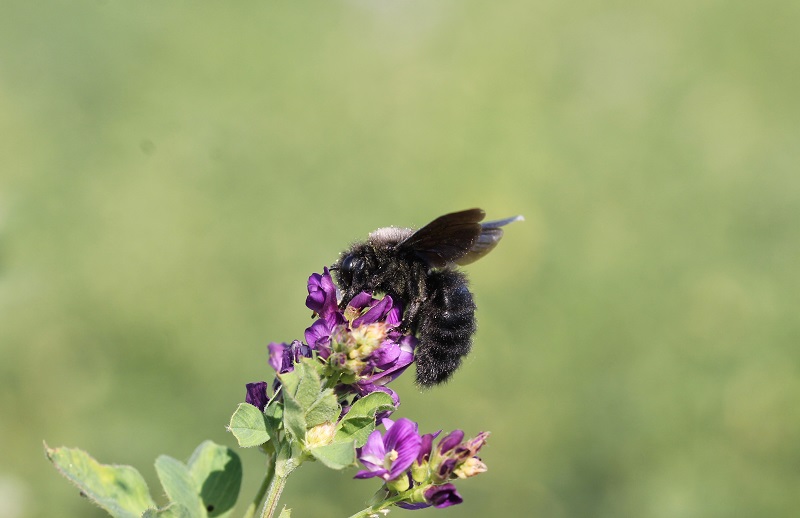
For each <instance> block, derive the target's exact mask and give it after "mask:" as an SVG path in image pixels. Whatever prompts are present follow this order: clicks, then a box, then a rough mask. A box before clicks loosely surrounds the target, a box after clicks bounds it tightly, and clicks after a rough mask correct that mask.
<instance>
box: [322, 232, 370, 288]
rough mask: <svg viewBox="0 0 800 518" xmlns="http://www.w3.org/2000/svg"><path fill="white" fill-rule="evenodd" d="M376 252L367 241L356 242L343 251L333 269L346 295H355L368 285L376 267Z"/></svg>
mask: <svg viewBox="0 0 800 518" xmlns="http://www.w3.org/2000/svg"><path fill="white" fill-rule="evenodd" d="M374 263H375V253H374V251H373V250H372V248H371V246H369V245H368V244H367V243H360V244H356V245H354V246H353V247H351V248H350V249H349V250H346V251H344V252H343V253H342V255H341V257H339V260H338V261H336V264H334V265H333V267H332V268H331V270H333V271H334V272H335V276H336V282H337V283H338V285H339V288H340V289H341V290H342V291H343V292H344V294H345V296H346V297H347V296H353V295H354V294H356V293H358V292H359V291H361V290H363V289H365V287H367V285H368V282H369V279H370V277H371V275H372V273H373V270H374V269H375V267H374V266H375V265H374Z"/></svg>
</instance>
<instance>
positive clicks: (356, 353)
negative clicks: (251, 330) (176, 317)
mask: <svg viewBox="0 0 800 518" xmlns="http://www.w3.org/2000/svg"><path fill="white" fill-rule="evenodd" d="M341 306H345V305H344V304H341V302H340V301H339V299H338V297H337V289H336V285H335V284H334V282H333V279H332V278H331V275H330V272H329V271H328V269H327V268H325V269H324V270H323V273H322V274H317V273H315V274H313V275H311V277H309V279H308V297H307V298H306V307H308V308H309V309H310V310H312V311H313V316H315V317H316V318H315V320H314V322H313V323H312V324H311V326H309V327H308V328H307V329H306V330H305V335H304V339H305V340H304V341H302V342H301V341H299V340H294V341H292V342H290V343H276V342H273V343H270V344H269V346H268V349H269V364H270V365H271V366H272V368H273V369H275V372H276V373H277V376H276V378H275V381H274V382H273V384H272V387H271V390H270V385H269V384H268V383H267V382H265V381H261V382H257V383H250V384H248V385H247V397H246V402H247V403H249V404H251V405H253V406H255V407H257V408H258V409H259V410H261V411H262V412H263V413H264V414H265V415H267V416H269V418H268V423H269V426H271V427H272V428H271V429H270V428H268V429H265V430H264V432H263V433H262V435H261V436H260V437H261V439H260V440H259V441H256V442H255V444H261V443H260V441H271V443H270V445H268V446H267V447H265V448H264V449H265V451H272V452H273V453H274V452H277V451H279V450H280V449H281V448H284V447H283V446H281V444H282V443H287V444H289V443H291V441H295V444H296V445H298V446H299V449H298V448H297V447H295V446H291V448H290V449H288V450H287V449H285V448H284V449H283V450H282V451H292V452H293V455H294V454H295V452H296V454H297V457H296V459H295V460H296V463H295V465H299V463H301V462H302V461H303V460H304V459H308V458H315V459H317V460H322V461H323V462H324V463H325V464H326V465H327V466H328V467H333V468H334V469H343V468H345V467H347V466H349V465H353V464H354V463H355V461H356V459H357V460H358V461H360V462H361V464H363V466H364V469H363V470H361V471H359V472H358V474H357V475H356V476H355V478H358V479H366V478H373V477H377V478H380V479H382V480H383V484H384V485H383V490H382V494H383V497H384V498H383V499H382V500H381V501H379V502H377V503H376V504H374V505H372V506H371V507H370V508H368V509H366V510H365V511H363V512H362V513H359V514H358V515H354V516H368V515H371V514H374V513H375V512H377V511H380V510H385V509H386V508H388V507H389V506H392V505H397V506H399V507H403V508H405V509H422V508H425V507H431V506H433V507H448V506H451V505H455V504H459V503H461V502H462V498H461V495H460V494H459V493H458V491H457V490H456V487H455V485H453V483H452V481H454V480H455V479H458V478H468V477H471V476H474V475H477V474H479V473H482V472H484V471H486V466H485V464H483V462H482V461H481V460H480V458H478V456H477V453H478V451H479V450H480V449H481V447H482V446H483V445H484V444H485V442H486V439H487V437H488V436H489V434H488V433H486V432H484V433H480V434H478V436H476V437H475V438H473V439H469V440H464V432H462V431H461V430H455V431H453V432H452V433H450V434H448V435H446V436H445V437H443V438H441V439H440V440H439V442H438V444H437V445H436V446H435V447H434V440H435V439H437V438H438V437H439V435H440V432H436V433H433V434H424V435H420V434H419V432H418V426H417V423H415V422H414V421H411V420H409V419H406V418H402V419H398V420H396V421H393V420H391V419H389V418H388V416H389V415H391V413H392V412H393V411H394V410H396V409H397V407H398V405H399V404H400V400H399V397H398V395H397V394H396V393H395V392H394V391H393V390H391V389H390V388H388V387H387V386H386V385H387V384H388V383H389V382H391V381H393V380H394V379H396V378H397V377H398V376H400V375H401V374H402V373H403V372H404V371H405V370H406V369H407V368H408V367H409V365H411V363H413V361H414V350H415V348H416V346H417V339H416V338H415V337H414V336H413V335H412V334H409V333H407V332H403V331H402V326H401V323H402V319H403V306H402V301H399V300H394V299H393V298H392V297H391V296H390V295H383V296H376V294H373V293H368V292H362V293H359V294H358V295H356V296H355V297H353V299H352V300H350V301H349V302H348V303H347V304H346V307H341ZM309 384H310V385H311V386H314V387H317V386H318V389H319V392H318V393H317V388H313V389H310V388H309V386H310V385H309ZM309 391H310V392H309ZM270 392H271V394H272V395H271V396H270ZM375 393H383V394H375ZM387 395H388V396H391V397H387ZM380 400H383V403H381V402H380ZM245 422H246V426H244V425H243V428H246V429H247V430H248V433H251V432H252V430H251V424H250V423H252V421H247V420H246V421H245ZM255 422H256V423H258V422H260V421H259V420H258V419H255ZM276 423H277V424H276ZM378 423H380V424H382V425H383V427H384V428H385V430H386V431H385V433H382V432H381V431H380V430H377V429H376V426H377V424H378ZM361 430H363V431H361ZM249 438H250V435H248V436H247V439H248V440H249ZM287 441H288V442H287ZM347 441H350V442H349V443H348V442H347ZM348 444H349V445H348ZM261 445H262V446H264V444H261ZM348 450H349V453H348ZM348 455H349V457H348ZM364 513H366V514H364Z"/></svg>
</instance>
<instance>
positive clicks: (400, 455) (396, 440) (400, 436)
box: [355, 418, 422, 481]
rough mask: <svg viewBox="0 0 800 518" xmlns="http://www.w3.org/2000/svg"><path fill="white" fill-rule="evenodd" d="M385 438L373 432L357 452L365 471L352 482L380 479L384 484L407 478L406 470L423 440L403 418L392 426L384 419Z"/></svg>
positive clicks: (410, 422) (417, 452)
mask: <svg viewBox="0 0 800 518" xmlns="http://www.w3.org/2000/svg"><path fill="white" fill-rule="evenodd" d="M383 423H384V426H385V427H386V429H387V431H386V434H381V432H380V430H374V431H373V432H372V433H371V434H370V435H369V437H368V438H367V442H366V444H364V446H363V447H362V448H360V451H359V456H358V459H359V460H360V461H361V463H362V464H363V465H364V466H365V467H366V468H367V469H365V470H362V471H359V472H358V473H357V474H356V476H355V478H370V477H381V478H382V479H384V480H386V481H391V480H395V479H397V478H398V477H401V476H407V475H406V470H407V469H408V468H409V467H410V466H411V463H413V462H414V460H416V458H417V455H418V454H419V448H420V445H421V443H422V438H421V437H420V436H419V434H418V433H417V424H416V423H415V422H414V421H411V420H410V419H406V418H402V419H399V420H398V421H396V422H395V423H393V424H392V423H391V421H389V420H388V419H384V421H383Z"/></svg>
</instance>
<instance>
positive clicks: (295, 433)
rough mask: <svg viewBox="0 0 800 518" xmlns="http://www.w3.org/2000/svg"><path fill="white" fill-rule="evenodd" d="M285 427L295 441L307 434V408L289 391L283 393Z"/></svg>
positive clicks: (300, 439)
mask: <svg viewBox="0 0 800 518" xmlns="http://www.w3.org/2000/svg"><path fill="white" fill-rule="evenodd" d="M283 428H284V430H286V432H287V433H288V434H289V435H290V436H291V437H292V438H293V439H294V440H295V441H298V442H300V441H302V440H303V439H304V438H305V436H306V416H305V410H304V409H303V408H302V407H301V406H300V404H299V403H298V402H297V400H296V399H295V398H294V396H292V395H291V394H289V393H288V392H286V393H284V394H283Z"/></svg>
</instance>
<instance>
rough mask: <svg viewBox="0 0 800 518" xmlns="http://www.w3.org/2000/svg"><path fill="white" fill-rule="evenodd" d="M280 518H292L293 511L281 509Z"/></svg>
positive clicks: (285, 508)
mask: <svg viewBox="0 0 800 518" xmlns="http://www.w3.org/2000/svg"><path fill="white" fill-rule="evenodd" d="M278 518H292V510H291V509H289V508H287V507H284V508H283V509H281V514H279V515H278Z"/></svg>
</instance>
